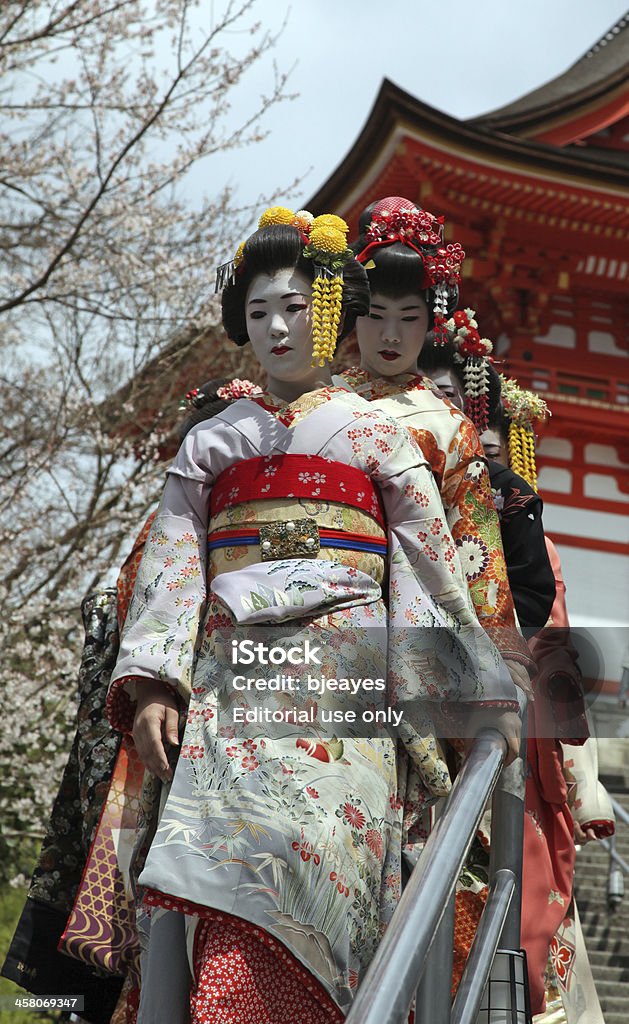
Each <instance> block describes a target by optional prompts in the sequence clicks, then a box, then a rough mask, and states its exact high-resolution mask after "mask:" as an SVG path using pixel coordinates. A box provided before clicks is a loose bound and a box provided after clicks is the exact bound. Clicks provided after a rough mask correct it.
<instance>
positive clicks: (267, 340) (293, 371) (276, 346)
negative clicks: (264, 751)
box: [245, 268, 330, 401]
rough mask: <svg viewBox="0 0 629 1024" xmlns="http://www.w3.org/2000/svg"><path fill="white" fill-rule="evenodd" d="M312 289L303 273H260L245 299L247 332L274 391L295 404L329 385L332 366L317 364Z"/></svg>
mask: <svg viewBox="0 0 629 1024" xmlns="http://www.w3.org/2000/svg"><path fill="white" fill-rule="evenodd" d="M311 302H312V286H311V283H310V281H309V280H308V279H307V278H306V277H305V276H304V275H303V274H300V273H299V272H298V271H296V270H294V269H292V268H287V269H285V270H279V271H278V272H277V273H276V274H273V275H269V274H258V275H257V277H254V279H253V281H252V282H251V284H250V285H249V289H248V291H247V297H246V300H245V317H246V323H247V334H248V335H249V340H250V341H251V346H252V348H253V351H254V352H255V355H256V358H257V359H258V362H259V363H260V366H261V367H262V369H263V370H265V371H266V373H267V377H268V387H269V390H270V391H271V392H272V393H273V394H274V395H277V396H278V398H282V399H285V400H286V401H291V400H292V399H293V398H297V397H299V395H301V394H303V393H304V392H305V391H312V390H314V389H315V388H316V387H319V386H321V384H326V383H329V380H330V373H329V369H328V367H323V368H321V367H313V366H311V362H312V311H311Z"/></svg>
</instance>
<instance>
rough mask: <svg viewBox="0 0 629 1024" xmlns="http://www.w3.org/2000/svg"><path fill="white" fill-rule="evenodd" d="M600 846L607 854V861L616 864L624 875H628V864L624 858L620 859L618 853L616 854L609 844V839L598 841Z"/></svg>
mask: <svg viewBox="0 0 629 1024" xmlns="http://www.w3.org/2000/svg"><path fill="white" fill-rule="evenodd" d="M599 842H600V844H601V846H602V847H603V849H604V850H607V852H608V853H609V859H610V860H613V861H615V863H616V864H618V866H619V867H620V868H621V869H622V871H623V872H624V874H625V875H629V864H627V861H626V860H625V858H624V857H621V856H620V854H619V853H616V851H615V849H614V847H613V846H612V844H611V843H610V841H609V839H600V840H599Z"/></svg>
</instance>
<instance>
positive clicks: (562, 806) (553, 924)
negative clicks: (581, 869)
mask: <svg viewBox="0 0 629 1024" xmlns="http://www.w3.org/2000/svg"><path fill="white" fill-rule="evenodd" d="M489 468H490V475H491V482H492V488H493V491H494V500H495V503H496V507H497V509H498V510H499V515H500V522H501V529H502V534H503V543H504V550H505V557H506V559H507V568H508V570H509V577H510V581H511V585H512V592H513V597H514V601H515V606H516V611H517V612H518V615H519V616H520V615H521V619H522V622H523V625H525V626H526V627H528V628H529V629H530V628H535V626H536V625H537V626H539V624H540V623H545V621H546V619H547V617H548V615H549V612H550V613H551V622H553V623H554V607H555V605H554V603H553V597H554V591H555V586H554V577H553V571H552V566H551V563H550V561H549V558H548V555H547V551H546V542H545V538H544V535H543V528H542V522H541V511H542V502H541V499H540V497H539V495H537V494H536V492H535V491H534V490H533V488H531V487H530V486H529V485H528V484H527V483H526V481H524V480H522V479H521V478H520V477H519V476H518V475H517V474H515V473H514V472H513V471H512V470H511V469H509V468H507V467H504V466H501V465H500V464H499V463H495V462H493V461H492V460H490V462H489ZM555 601H556V598H555ZM557 624H558V623H557ZM530 646H531V649H532V653H533V655H534V657H535V661H536V665H537V670H538V674H537V676H536V678H535V679H534V680H533V687H534V689H535V701H534V702H533V703H532V704H531V705H530V708H529V739H528V743H527V778H526V791H525V817H524V849H523V875H522V932H521V941H522V947H523V948H524V949H525V950H526V953H527V963H528V973H529V984H530V994H531V1007H532V1010H533V1013H534V1014H539V1013H541V1012H543V1010H544V1007H545V999H546V988H545V977H546V971H547V964H548V956H549V949H550V946H551V942H552V940H553V936H554V935H555V932H556V930H557V928H558V927H559V926H560V924H561V922H562V920H563V918H564V916H565V913H566V909H567V907H568V905H569V903H570V899H571V893H572V878H573V873H574V863H575V847H574V834H573V822H572V816H571V813H570V810H569V807H568V803H567V788H566V784H565V781H564V778H563V773H562V764H563V756H562V748H561V743H560V742H559V740H558V739H557V738H556V737H557V736H558V735H561V729H562V723H561V722H560V721H555V718H554V714H555V712H554V710H553V703H552V701H551V699H550V697H549V695H548V693H547V691H546V687H545V680H546V679H547V678H548V676H549V675H550V674H551V673H552V672H553V671H560V672H564V673H567V674H569V675H570V676H572V677H576V678H578V670H577V669H576V668H575V661H574V659H575V656H576V655H575V652H574V649H572V648H571V647H570V646H569V644H567V643H566V638H565V636H564V635H563V634H560V633H559V631H558V630H557V629H552V628H551V629H548V630H542V631H541V632H540V633H538V634H537V636H536V637H535V638H534V639H533V640H532V641H530ZM579 727H580V729H581V730H582V729H583V728H584V727H585V722H584V719H583V720H582V721H580V723H579ZM566 738H567V739H568V741H570V737H566ZM573 742H577V743H582V742H583V736H581V738H578V739H576V741H573ZM490 828H491V824H490V816H489V815H486V819H485V822H484V826H483V832H482V835H483V837H484V838H483V842H484V844H485V846H487V845H488V843H489V839H490ZM479 860H480V858H479ZM484 881H485V878H484V877H483V873H482V869H481V871H477V870H476V871H475V870H472V872H471V878H470V885H469V889H468V892H467V894H466V895H465V905H466V910H467V913H468V915H469V919H470V922H471V921H473V920H474V919H476V920H478V918H479V917H480V912H481V909H482V904H483V903H484V900H485V898H486V887H485V885H484V884H483V882H484ZM472 938H473V928H470V929H469V934H468V941H469V942H470V943H471V939H472ZM467 952H469V949H468V948H467V947H464V948H463V949H457V951H456V953H457V956H456V959H457V961H458V963H459V965H460V967H461V968H462V966H463V965H464V962H465V958H466V955H467Z"/></svg>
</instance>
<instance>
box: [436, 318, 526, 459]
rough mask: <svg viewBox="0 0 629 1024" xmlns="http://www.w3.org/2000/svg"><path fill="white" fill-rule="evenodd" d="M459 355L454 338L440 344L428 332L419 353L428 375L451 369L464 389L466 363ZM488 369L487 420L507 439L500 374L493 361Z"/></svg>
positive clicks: (507, 428)
mask: <svg viewBox="0 0 629 1024" xmlns="http://www.w3.org/2000/svg"><path fill="white" fill-rule="evenodd" d="M457 355H458V349H457V346H456V345H455V343H454V341H453V340H452V338H448V340H447V341H446V343H445V345H438V344H437V343H436V342H435V339H434V335H433V334H427V335H426V341H425V342H424V347H423V348H422V350H421V352H420V353H419V368H420V370H422V372H423V373H425V374H426V376H427V377H432V376H433V375H434V374H435V373H436V372H437V370H451V371H452V373H453V374H454V375H455V376H456V377H457V379H458V381H459V382H460V384H461V387H462V388H463V389H464V388H465V373H464V370H465V363H463V362H460V361H459V360H458V359H456V358H455V356H457ZM487 371H488V373H489V388H488V408H489V411H488V418H487V422H488V425H489V426H490V427H491V429H492V430H496V431H497V432H498V433H499V434H500V436H501V437H503V438H504V440H505V441H506V440H508V437H509V417H508V416H507V414H506V412H505V409H504V406H503V404H502V397H501V385H500V375H499V374H498V371H497V370H496V369H495V368H494V367H493V366H492V365H491V363H488V364H487Z"/></svg>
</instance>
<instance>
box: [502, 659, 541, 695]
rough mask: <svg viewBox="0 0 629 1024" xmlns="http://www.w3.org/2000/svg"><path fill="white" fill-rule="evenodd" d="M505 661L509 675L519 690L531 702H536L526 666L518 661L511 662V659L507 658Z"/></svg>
mask: <svg viewBox="0 0 629 1024" xmlns="http://www.w3.org/2000/svg"><path fill="white" fill-rule="evenodd" d="M504 661H505V665H506V666H507V668H508V669H509V675H510V676H511V679H512V681H513V684H514V686H517V688H518V690H522V692H523V693H525V694H526V696H527V697H528V699H529V700H534V695H533V687H532V686H531V680H530V678H529V674H528V672H527V671H526V669H525V667H524V665H520V663H519V662H518V661H511V660H510V659H509V658H505V660H504Z"/></svg>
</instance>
